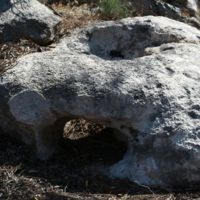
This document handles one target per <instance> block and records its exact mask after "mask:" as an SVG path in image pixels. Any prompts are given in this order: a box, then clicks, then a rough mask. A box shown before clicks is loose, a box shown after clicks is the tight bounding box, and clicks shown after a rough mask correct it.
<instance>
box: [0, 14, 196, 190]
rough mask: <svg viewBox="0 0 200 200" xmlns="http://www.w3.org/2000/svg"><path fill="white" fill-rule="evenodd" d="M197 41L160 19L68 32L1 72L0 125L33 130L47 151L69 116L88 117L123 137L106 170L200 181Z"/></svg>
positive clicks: (157, 179) (41, 150)
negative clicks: (122, 148)
mask: <svg viewBox="0 0 200 200" xmlns="http://www.w3.org/2000/svg"><path fill="white" fill-rule="evenodd" d="M199 42H200V31H198V30H197V29H196V28H193V27H191V26H189V25H186V24H184V23H181V22H176V21H173V20H170V19H168V18H164V17H138V18H127V19H124V20H121V21H119V22H103V23H99V24H96V25H94V26H91V27H89V28H87V29H83V30H81V31H79V32H75V33H74V34H72V36H71V37H68V38H65V39H63V40H62V41H61V42H60V43H59V44H58V45H57V47H56V48H55V49H54V50H53V51H49V52H43V53H34V54H30V55H27V56H24V57H22V58H20V59H19V60H18V62H17V63H16V65H15V66H14V67H13V68H12V69H9V70H8V71H6V72H5V73H4V74H3V75H1V76H0V124H1V127H2V128H3V129H4V130H7V132H11V134H12V132H13V130H14V131H15V134H17V133H16V132H18V133H19V134H21V135H22V136H23V139H24V140H25V141H26V142H27V141H28V142H29V143H30V142H31V138H32V137H33V134H35V139H36V145H37V151H38V156H39V157H40V158H41V159H45V158H47V157H48V156H50V154H51V153H53V151H54V148H53V145H55V144H56V143H57V142H58V141H59V139H61V136H62V132H63V128H64V126H65V123H66V121H68V120H70V119H75V118H84V119H89V120H92V121H94V122H98V123H101V124H103V125H105V126H107V127H112V128H114V129H116V134H119V135H118V136H117V137H118V138H120V139H122V140H125V141H126V142H127V147H128V150H127V153H126V154H125V155H124V158H123V160H122V161H120V162H119V163H116V164H115V165H113V166H111V167H110V173H109V175H111V176H113V177H119V178H128V179H130V180H132V181H135V182H138V183H140V184H145V185H154V186H162V187H173V188H176V187H179V188H180V187H189V186H192V185H194V184H199V183H200V63H199V62H198V60H199V57H200V45H199ZM13 134H14V133H13ZM30 136H32V137H30Z"/></svg>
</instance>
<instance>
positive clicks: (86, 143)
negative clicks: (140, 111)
mask: <svg viewBox="0 0 200 200" xmlns="http://www.w3.org/2000/svg"><path fill="white" fill-rule="evenodd" d="M0 138H1V140H0V199H9V200H10V199H11V200H12V199H13V200H14V199H15V200H18V199H20V200H21V199H34V200H41V199H42V200H43V199H48V200H51V199H52V200H57V199H58V200H61V199H63V200H65V199H110V200H112V199H142V200H144V199H148V200H149V199H161V200H164V199H168V200H171V199H173V200H174V199H180V200H184V199H187V200H188V199H195V198H198V197H200V193H199V192H198V191H194V192H192V191H190V192H189V191H188V192H187V191H183V192H182V193H170V192H169V191H163V190H155V189H153V188H151V189H150V188H148V187H145V186H143V187H142V186H138V185H136V184H133V183H130V182H129V181H120V180H110V179H109V178H107V177H105V176H103V175H102V174H101V172H100V171H101V170H102V166H105V167H104V170H107V169H108V168H107V166H109V165H111V164H113V163H115V162H117V161H118V160H120V159H121V158H122V157H123V155H124V153H125V151H126V146H125V145H124V144H123V143H121V142H118V141H116V140H115V139H114V138H113V136H112V134H110V132H109V131H105V130H104V131H103V132H102V133H101V134H97V135H94V136H89V137H87V138H82V139H79V140H76V141H70V140H65V141H64V142H63V144H62V149H61V151H60V152H59V154H57V155H55V156H54V157H53V158H52V159H51V160H49V161H40V160H37V159H36V158H35V156H34V151H33V150H32V149H30V148H28V147H27V146H25V145H22V144H20V143H18V142H16V141H13V140H12V139H11V138H9V137H7V136H5V135H4V134H3V133H2V132H1V133H0ZM100 166H101V167H100ZM99 169H101V170H99Z"/></svg>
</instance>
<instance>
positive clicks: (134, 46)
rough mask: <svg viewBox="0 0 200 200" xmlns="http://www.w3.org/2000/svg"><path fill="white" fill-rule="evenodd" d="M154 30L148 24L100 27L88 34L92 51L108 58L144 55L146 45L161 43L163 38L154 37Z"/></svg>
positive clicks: (130, 57) (128, 57) (151, 45)
mask: <svg viewBox="0 0 200 200" xmlns="http://www.w3.org/2000/svg"><path fill="white" fill-rule="evenodd" d="M153 32H154V31H153V30H152V27H151V26H150V25H148V24H145V25H139V24H138V25H135V26H122V25H118V26H117V25H116V26H108V27H105V28H104V27H102V28H101V27H100V28H97V29H94V30H92V31H91V33H90V34H88V37H89V46H90V51H91V53H93V54H95V55H97V56H99V57H101V58H103V59H108V60H112V59H134V58H137V57H142V56H144V50H145V48H146V47H153V46H158V45H160V44H161V38H158V41H157V39H156V40H154V39H152V33H153Z"/></svg>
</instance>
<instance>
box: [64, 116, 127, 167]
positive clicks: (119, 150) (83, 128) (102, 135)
mask: <svg viewBox="0 0 200 200" xmlns="http://www.w3.org/2000/svg"><path fill="white" fill-rule="evenodd" d="M70 123H71V124H70ZM67 124H68V126H67V128H66V126H65V128H64V134H63V135H64V141H63V143H62V145H63V149H62V151H63V152H66V154H67V156H69V159H72V160H73V161H74V164H75V165H76V163H78V165H79V166H80V163H81V165H84V166H86V165H91V164H97V163H101V164H103V165H104V164H105V165H107V164H114V163H116V162H118V161H119V160H122V159H123V156H124V154H125V153H126V151H127V146H126V144H125V142H124V141H123V142H122V141H120V140H118V139H117V138H116V136H115V134H116V131H117V130H115V129H113V128H106V127H104V126H102V125H99V124H96V123H93V122H90V121H86V120H84V119H75V120H71V121H69V122H68V123H67ZM70 126H71V127H70ZM74 167H76V166H74Z"/></svg>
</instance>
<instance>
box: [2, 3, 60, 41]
mask: <svg viewBox="0 0 200 200" xmlns="http://www.w3.org/2000/svg"><path fill="white" fill-rule="evenodd" d="M60 21H61V19H60V17H59V16H57V15H55V14H54V13H53V11H51V10H50V9H49V8H47V7H46V6H45V5H43V4H41V3H40V2H38V1H37V0H1V1H0V42H7V41H15V40H18V39H20V38H27V39H32V40H34V41H35V42H37V43H40V44H47V43H49V42H51V41H52V40H53V38H54V32H55V28H56V25H57V24H58V23H59V22H60Z"/></svg>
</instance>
